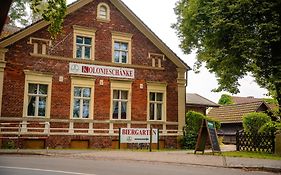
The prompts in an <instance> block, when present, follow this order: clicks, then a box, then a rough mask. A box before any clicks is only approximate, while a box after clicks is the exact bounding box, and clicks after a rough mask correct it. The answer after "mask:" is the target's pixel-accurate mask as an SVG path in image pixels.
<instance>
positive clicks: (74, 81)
mask: <svg viewBox="0 0 281 175" xmlns="http://www.w3.org/2000/svg"><path fill="white" fill-rule="evenodd" d="M75 87H78V88H90V89H91V95H90V97H89V98H82V97H81V98H82V99H90V102H89V117H88V118H82V115H81V106H80V117H79V118H74V117H73V109H74V98H75V97H74V88H75ZM94 90H95V79H93V78H88V77H75V76H73V77H71V97H70V98H71V100H70V118H71V119H77V120H79V119H80V120H87V119H93V118H94ZM80 105H81V102H80ZM82 111H83V110H82Z"/></svg>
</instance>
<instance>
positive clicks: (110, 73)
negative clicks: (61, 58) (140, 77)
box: [69, 63, 135, 79]
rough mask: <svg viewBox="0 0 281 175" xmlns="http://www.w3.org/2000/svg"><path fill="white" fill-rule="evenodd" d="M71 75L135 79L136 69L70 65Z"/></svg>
mask: <svg viewBox="0 0 281 175" xmlns="http://www.w3.org/2000/svg"><path fill="white" fill-rule="evenodd" d="M69 73H72V74H80V75H95V76H105V77H116V78H129V79H134V78H135V70H134V69H129V68H123V67H110V66H99V65H89V64H78V63H69Z"/></svg>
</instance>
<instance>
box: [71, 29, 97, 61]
mask: <svg viewBox="0 0 281 175" xmlns="http://www.w3.org/2000/svg"><path fill="white" fill-rule="evenodd" d="M73 29H74V31H73V58H75V59H82V60H94V58H95V32H96V29H95V28H87V27H82V26H77V25H74V26H73ZM77 36H80V37H83V38H85V37H87V38H91V40H92V43H91V50H90V58H89V59H88V58H85V51H84V52H82V57H81V58H77V57H76V51H77V43H76V38H77ZM82 46H84V47H85V46H86V45H85V44H82ZM87 46H89V45H87ZM83 50H85V49H83Z"/></svg>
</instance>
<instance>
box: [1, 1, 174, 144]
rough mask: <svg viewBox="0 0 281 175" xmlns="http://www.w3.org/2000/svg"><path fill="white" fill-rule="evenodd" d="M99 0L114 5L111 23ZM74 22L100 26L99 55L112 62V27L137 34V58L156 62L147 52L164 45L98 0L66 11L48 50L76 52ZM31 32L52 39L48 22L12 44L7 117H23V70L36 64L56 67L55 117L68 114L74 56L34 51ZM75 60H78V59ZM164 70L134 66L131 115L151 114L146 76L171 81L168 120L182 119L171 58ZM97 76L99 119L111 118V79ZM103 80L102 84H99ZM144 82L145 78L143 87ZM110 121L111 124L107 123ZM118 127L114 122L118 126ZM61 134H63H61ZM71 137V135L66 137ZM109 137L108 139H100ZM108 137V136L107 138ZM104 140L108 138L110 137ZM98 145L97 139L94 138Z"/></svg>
mask: <svg viewBox="0 0 281 175" xmlns="http://www.w3.org/2000/svg"><path fill="white" fill-rule="evenodd" d="M99 2H106V3H107V4H108V5H109V7H110V13H111V14H110V17H111V20H110V22H108V23H105V22H100V21H97V19H96V9H97V5H98V3H99ZM73 25H79V26H85V27H89V28H95V29H96V33H95V60H97V61H103V62H111V58H112V53H111V52H112V50H111V47H112V41H111V31H118V32H125V33H131V34H133V37H132V64H135V65H145V66H151V59H148V58H147V57H148V53H149V52H150V53H159V54H162V53H161V51H160V50H159V49H158V48H157V47H156V46H155V45H154V44H152V43H151V42H150V40H149V39H148V38H147V37H146V36H145V35H144V34H142V33H141V32H140V31H139V30H138V29H137V28H135V27H134V25H133V24H132V23H131V22H130V21H129V20H128V19H126V17H125V16H124V15H123V14H122V13H121V12H120V11H118V9H117V8H116V7H114V6H113V5H112V4H111V3H110V1H108V0H95V1H93V2H91V3H90V4H88V5H86V6H84V7H82V8H80V9H79V10H77V11H75V12H73V13H72V14H69V15H67V16H66V18H65V20H64V25H63V29H62V33H61V34H60V35H59V36H58V37H57V38H56V39H55V40H53V41H52V42H53V46H54V47H53V48H47V50H48V54H50V55H53V56H61V57H67V58H72V55H73V27H72V26H73ZM30 37H37V38H45V39H49V38H50V35H49V33H48V32H47V27H45V28H43V29H41V30H39V31H37V32H35V33H33V34H31V35H30V36H27V37H25V38H23V39H21V40H19V41H18V42H16V43H14V44H12V45H11V46H9V47H8V49H9V51H8V52H7V53H6V57H5V58H6V61H7V64H6V68H5V72H4V86H3V104H2V116H3V117H22V115H23V97H24V83H25V75H24V72H23V70H32V71H38V72H42V73H52V74H53V79H52V95H51V118H52V119H69V118H70V117H69V114H70V92H71V79H70V75H69V73H68V66H69V61H67V60H55V59H47V58H40V57H34V56H31V55H30V53H32V52H33V46H32V45H30V44H27V42H28V41H29V39H30ZM73 61H75V60H73ZM162 64H163V67H164V68H165V70H153V69H138V68H135V79H134V81H133V83H132V108H131V109H132V111H131V112H132V120H134V121H146V120H147V98H146V97H147V89H146V84H145V82H146V81H158V82H167V84H168V86H167V121H172V122H176V121H177V120H178V112H177V111H178V106H177V105H178V99H177V97H178V92H177V71H176V65H174V64H173V63H172V62H171V61H170V60H169V59H166V60H165V61H163V62H162ZM59 76H63V78H64V80H63V82H59ZM94 78H95V79H96V83H95V89H94V91H95V92H94V119H95V120H109V116H110V115H109V112H110V79H109V78H105V77H94ZM99 80H103V85H102V86H101V85H100V84H99ZM140 84H144V87H143V89H140V87H139V86H140ZM106 126H108V124H106ZM114 128H115V127H114ZM60 139H62V140H60ZM65 139H66V140H65ZM54 140H60V142H61V143H62V147H64V146H65V144H66V142H68V141H69V140H67V138H55V139H54ZM101 140H104V139H101ZM105 140H106V139H105ZM104 144H105V145H108V144H109V142H108V141H105V142H104ZM93 145H98V143H96V142H94V143H93Z"/></svg>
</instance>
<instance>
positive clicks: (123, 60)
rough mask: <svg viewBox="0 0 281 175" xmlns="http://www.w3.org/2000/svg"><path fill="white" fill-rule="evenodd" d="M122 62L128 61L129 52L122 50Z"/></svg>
mask: <svg viewBox="0 0 281 175" xmlns="http://www.w3.org/2000/svg"><path fill="white" fill-rule="evenodd" d="M121 57H122V63H127V52H121Z"/></svg>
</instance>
